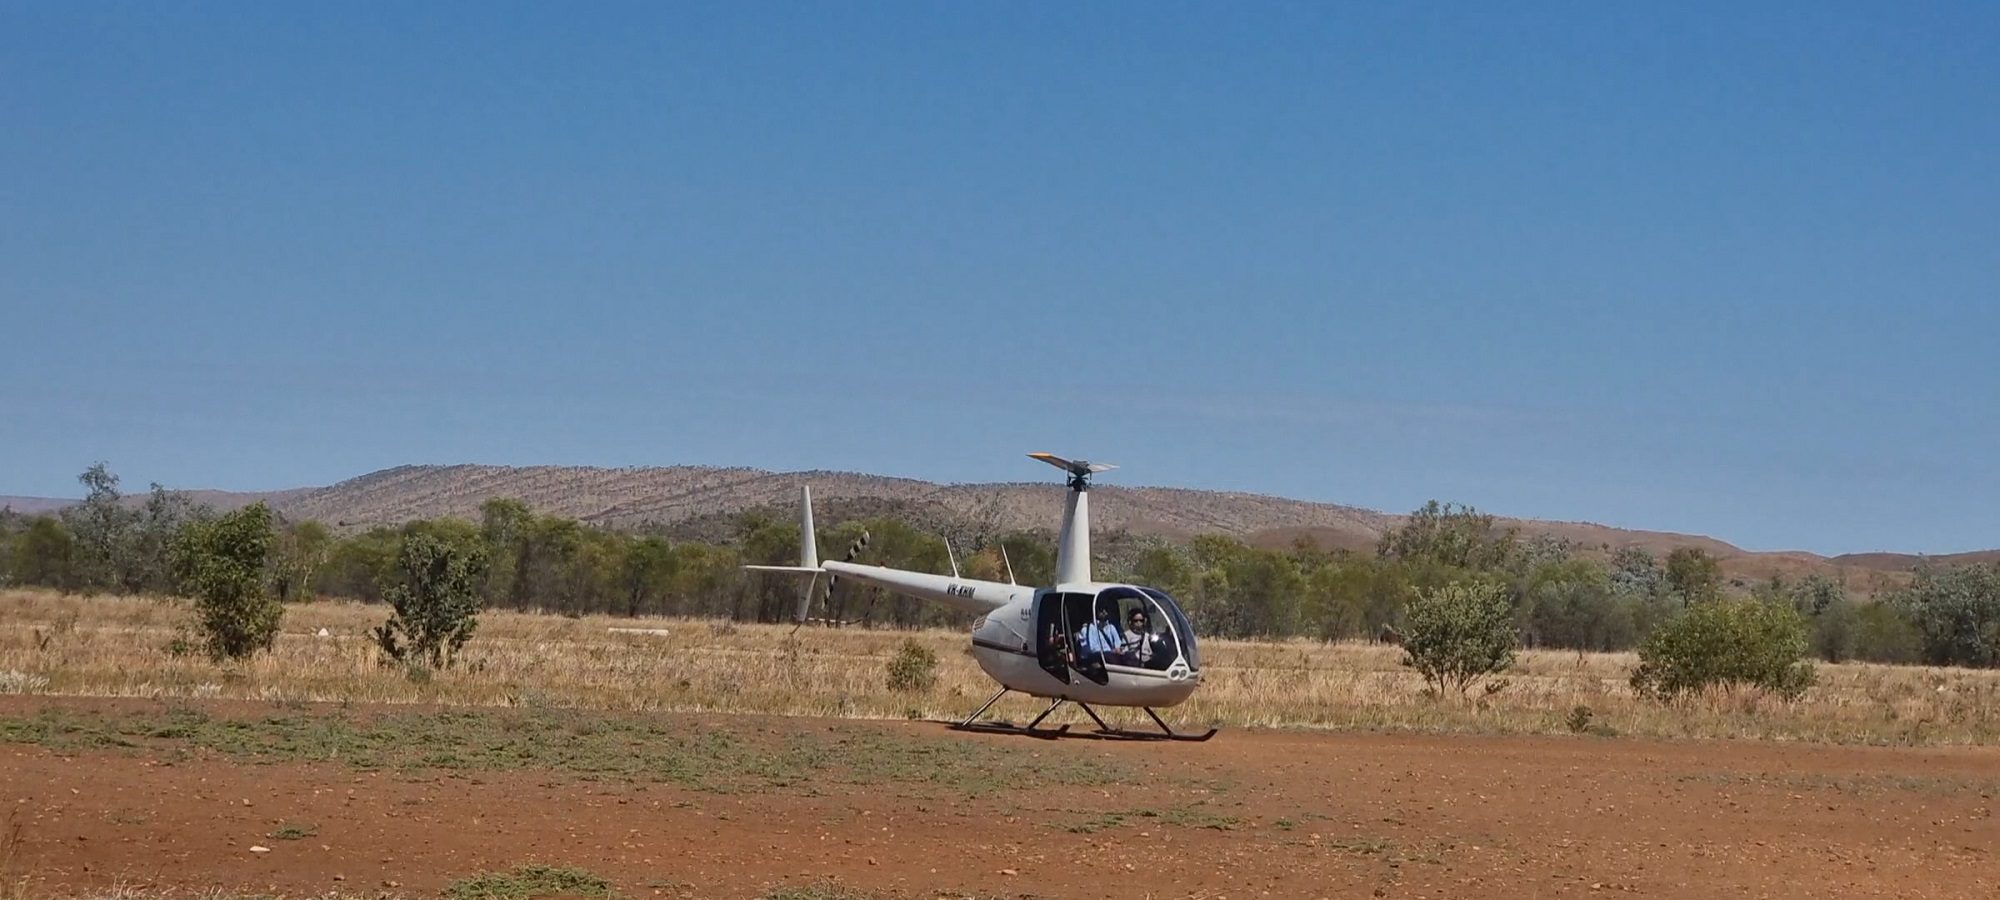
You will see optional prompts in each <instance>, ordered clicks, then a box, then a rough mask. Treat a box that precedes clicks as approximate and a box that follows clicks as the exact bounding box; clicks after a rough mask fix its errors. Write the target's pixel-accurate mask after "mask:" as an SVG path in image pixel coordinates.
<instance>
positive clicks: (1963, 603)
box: [1893, 564, 2000, 668]
mask: <svg viewBox="0 0 2000 900" xmlns="http://www.w3.org/2000/svg"><path fill="white" fill-rule="evenodd" d="M1893 602H1895V603H1896V605H1897V606H1899V607H1900V608H1901V609H1903V610H1904V612H1905V614H1906V615H1908V616H1909V618H1910V621H1911V623H1912V624H1914V625H1916V627H1917V631H1918V633H1919V634H1920V635H1921V639H1922V642H1923V654H1924V662H1927V663H1929V664H1931V665H1934V666H1972V667H1976V668H1990V667H1993V666H1996V665H2000V564H1994V565H1972V566H1959V567H1957V568H1953V569H1946V570H1944V571H1941V572H1940V571H1938V570H1936V569H1932V568H1925V569H1922V570H1920V571H1918V572H1917V578H1916V581H1915V582H1913V583H1911V585H1910V586H1909V587H1908V588H1907V589H1905V590H1903V591H1901V592H1900V593H1898V594H1896V595H1895V597H1894V601H1893Z"/></svg>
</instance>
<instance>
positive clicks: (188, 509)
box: [122, 484, 213, 594]
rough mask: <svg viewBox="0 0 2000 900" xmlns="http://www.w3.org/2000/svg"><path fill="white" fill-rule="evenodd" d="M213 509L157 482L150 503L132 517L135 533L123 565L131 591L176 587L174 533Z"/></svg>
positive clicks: (129, 542) (150, 495)
mask: <svg viewBox="0 0 2000 900" xmlns="http://www.w3.org/2000/svg"><path fill="white" fill-rule="evenodd" d="M212 514H213V512H212V511H211V510H209V509H208V508H207V507H205V506H198V505H196V504H195V502H194V501H193V500H190V499H188V496H187V495H186V494H183V493H180V492H179V491H170V490H167V489H166V488H163V487H161V486H159V485H158V484H154V485H153V488H152V492H151V493H150V494H148V495H147V496H146V505H145V506H144V507H143V508H141V509H140V510H139V512H138V514H137V515H136V516H133V517H131V518H130V519H129V526H128V527H129V528H130V530H131V536H130V538H129V539H128V541H127V542H126V550H127V553H128V560H129V561H128V563H127V564H126V565H124V566H123V567H122V569H123V576H122V580H123V588H124V590H125V591H126V592H127V593H134V594H136V593H141V592H144V591H159V592H165V591H170V590H172V589H173V586H174V583H173V562H172V560H171V559H169V557H170V556H171V555H172V546H173V542H174V536H175V535H177V534H179V533H180V530H181V526H182V525H186V524H187V523H188V522H189V521H190V520H193V519H196V518H200V517H202V516H205V515H212Z"/></svg>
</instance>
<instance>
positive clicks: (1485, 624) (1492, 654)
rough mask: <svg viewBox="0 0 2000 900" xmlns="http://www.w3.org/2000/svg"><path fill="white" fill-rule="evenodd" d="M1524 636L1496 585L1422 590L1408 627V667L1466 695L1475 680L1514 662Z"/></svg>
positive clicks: (1405, 630)
mask: <svg viewBox="0 0 2000 900" xmlns="http://www.w3.org/2000/svg"><path fill="white" fill-rule="evenodd" d="M1519 645H1520V636H1519V635H1518V634H1517V633H1516V632H1515V630H1514V606H1513V604H1512V603H1511V602H1509V600H1508V599H1507V590H1506V589H1505V588H1504V587H1501V586H1500V585H1496V584H1479V583H1474V584H1448V585H1445V586H1444V587H1441V588H1437V589H1435V590H1426V591H1419V592H1417V596H1416V598H1415V599H1413V600H1411V601H1410V608H1409V610H1408V612H1407V614H1406V617H1405V619H1404V627H1403V665H1406V666H1409V667H1411V668H1414V669H1416V670H1417V671H1418V672H1420V673H1422V674H1423V676H1424V682H1425V683H1426V684H1428V685H1429V686H1430V689H1431V690H1435V691H1440V692H1442V691H1443V689H1444V688H1447V687H1449V688H1452V689H1454V690H1456V691H1458V692H1459V694H1461V695H1463V694H1464V693H1465V692H1466V689H1467V688H1470V687H1471V686H1472V683H1473V682H1475V681H1478V680H1479V679H1480V678H1483V677H1485V676H1488V675H1495V674H1499V673H1501V672H1504V671H1506V670H1507V669H1508V668H1509V667H1511V666H1512V665H1514V650H1515V648H1516V647H1518V646H1519Z"/></svg>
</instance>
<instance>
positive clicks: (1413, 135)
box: [0, 0, 2000, 552]
mask: <svg viewBox="0 0 2000 900" xmlns="http://www.w3.org/2000/svg"><path fill="white" fill-rule="evenodd" d="M1997 10H2000V7H1996V6H1994V5H1993V4H1990V3H1969V4H1963V5H1953V4H1919V3H1887V2H1884V3H1875V4H1866V5H1850V4H1844V3H1822V2H1813V3H1798V4H1792V5H1789V6H1787V5H1782V4H1763V3H1760V4H1742V3H1717V4H1712V5H1698V4H1693V3H1686V4H1681V3H1676V4H1606V3H1594V2H1578V3H1572V4H1515V3H1508V4H1481V3H1458V4H1337V5H1336V4H1297V5H1291V4H1287V5H1242V4H1219V3H1218V4H1177V3H1164V4H1163V3H1139V4H1131V5H1118V4H1101V3H1094V4H1081V5H1079V4H1070V3H1029V4H1015V3H1009V4H963V3H928V4H908V5H904V4H882V3H825V4H801V3H792V2H785V3H776V4H769V5H758V4H748V3H735V2H731V3H713V4H702V5H665V4H659V3H637V4H631V5H622V4H612V3H587V4H578V3H545V4H535V5H511V4H502V3H493V2H479V3H462V4H435V3H432V4H422V3H420V4H401V3H376V4H353V3H323V4H296V3H266V2H252V3H241V4H224V3H156V2H143V3H134V4H128V5H120V4H112V3H95V2H93V3H73V2H59V3H24V2H20V0H4V2H0V494H28V495H56V496H64V495H74V494H75V493H77V491H78V487H77V485H76V483H75V480H74V478H75V475H76V473H77V472H79V471H81V470H82V469H83V468H84V467H85V466H87V465H89V464H90V463H91V462H92V461H95V460H105V461H108V462H109V463H110V464H111V467H112V469H113V470H114V471H116V472H118V473H119V474H121V475H122V476H124V478H125V480H126V482H127V484H128V486H131V487H134V488H141V489H143V487H144V485H145V483H146V482H149V481H159V482H163V483H166V484H168V485H170V486H176V487H218V488H229V489H262V488H279V487H293V486H300V485H316V484H327V483H331V482H334V481H338V480H340V479H343V478H347V477H351V476H354V475H359V474H362V473H365V472H368V471H371V470H374V469H377V468H382V467H386V466H392V465H398V464H403V463H452V462H485V463H508V464H540V463H561V464H591V465H607V466H626V465H672V464H679V463H704V464H724V465H747V466H756V467H761V468H769V469H779V470H786V469H805V468H828V469H853V470H860V471H867V472H872V473H878V474H886V475H901V476H910V477H918V478H928V479H936V480H950V481H988V480H1031V479H1047V478H1050V477H1051V475H1052V473H1051V472H1049V471H1045V470H1044V469H1043V467H1041V466H1040V465H1038V464H1036V463H1034V462H1032V461H1030V460H1028V459H1026V458H1024V457H1023V456H1022V455H1021V454H1022V453H1024V452H1026V451H1030V450H1051V451H1056V452H1062V453H1069V454H1075V455H1080V456H1086V457H1089V458H1092V459H1101V460H1106V461H1110V462H1116V463H1120V464H1122V465H1123V467H1124V468H1123V470H1122V471H1120V472H1119V473H1117V474H1116V475H1115V476H1110V477H1111V478H1113V479H1115V483H1122V484H1157V485H1174V486H1188V487H1202V488H1217V489H1232V490H1246V491H1256V492H1263V493H1273V494H1281V495H1286V496H1292V497H1299V498H1304V499H1313V500H1327V501H1336V502H1341V503H1350V504H1357V505H1362V506H1368V507H1374V508H1379V509H1386V510H1392V511H1400V510H1406V509H1409V508H1412V507H1414V506H1417V505H1419V504H1421V503H1422V502H1423V501H1424V500H1426V499H1429V498H1439V499H1443V500H1454V501H1460V502H1465V503H1470V504H1473V505H1476V506H1478V507H1480V508H1482V509H1486V510H1490V511H1493V512H1498V513H1504V514H1509V515H1521V516H1534V517H1543V518H1557V519H1587V520H1592V521H1601V522H1606V523H1610V524H1615V525H1623V526H1631V527H1646V528H1657V529H1667V530H1680V531H1693V532H1701V533H1707V534H1713V535H1715V536H1717V537H1721V538H1723V539H1725V540H1730V541H1733V542H1736V543H1739V544H1743V545H1745V546H1749V547H1753V548H1759V549H1777V548H1804V549H1811V550H1817V551H1822V552H1841V551H1855V550H1872V549H1891V550H1911V551H1929V552H1947V551H1955V550H1965V549H1973V548H1984V547H1994V546H2000V514H1996V512H1995V509H1996V507H2000V503H1996V500H2000V452H1996V451H2000V422H1996V416H1995V411H1996V410H2000V357H1996V354H1995V347H1996V342H1995V341H1996V335H2000V295H1996V288H1997V287H2000V153H1996V150H2000V52H1996V51H1995V48H1996V47H2000V11H1997Z"/></svg>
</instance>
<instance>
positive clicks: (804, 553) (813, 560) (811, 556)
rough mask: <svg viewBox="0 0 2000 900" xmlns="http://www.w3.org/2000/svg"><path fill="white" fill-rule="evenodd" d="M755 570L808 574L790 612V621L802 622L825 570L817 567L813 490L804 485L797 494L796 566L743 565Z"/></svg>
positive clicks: (817, 554) (817, 555)
mask: <svg viewBox="0 0 2000 900" xmlns="http://www.w3.org/2000/svg"><path fill="white" fill-rule="evenodd" d="M743 568H745V569H750V570H753V571H757V572H791V573H793V574H795V575H810V576H812V577H811V578H808V579H806V583H805V586H804V587H802V588H800V589H799V606H798V609H797V610H796V611H794V612H793V613H792V621H794V622H804V621H805V620H806V612H807V611H808V610H809V609H810V608H811V607H812V598H813V590H814V589H815V588H817V587H819V576H820V575H821V574H823V573H824V572H826V570H825V569H822V568H820V567H819V541H818V539H817V538H816V537H815V536H814V534H813V491H812V486H811V485H806V486H805V487H804V489H803V491H802V492H801V493H800V495H799V564H798V565H796V566H744V567H743Z"/></svg>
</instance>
